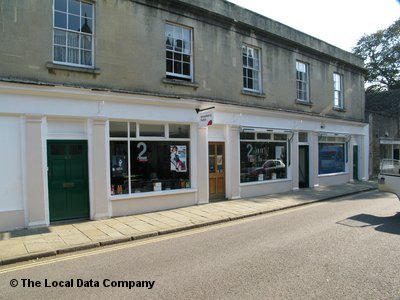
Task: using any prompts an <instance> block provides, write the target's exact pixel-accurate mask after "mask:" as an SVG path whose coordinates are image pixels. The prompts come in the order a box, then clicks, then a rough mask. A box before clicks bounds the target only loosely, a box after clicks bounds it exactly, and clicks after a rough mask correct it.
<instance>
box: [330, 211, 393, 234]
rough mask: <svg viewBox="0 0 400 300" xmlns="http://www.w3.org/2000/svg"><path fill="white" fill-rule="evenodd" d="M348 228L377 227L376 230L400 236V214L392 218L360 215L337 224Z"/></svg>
mask: <svg viewBox="0 0 400 300" xmlns="http://www.w3.org/2000/svg"><path fill="white" fill-rule="evenodd" d="M337 224H340V225H344V226H348V227H359V228H360V227H369V226H377V227H376V228H375V230H377V231H380V232H386V233H391V234H397V235H400V212H398V213H397V214H395V215H394V216H390V217H378V216H374V215H368V214H359V215H355V216H352V217H350V218H347V219H345V220H342V221H339V222H337Z"/></svg>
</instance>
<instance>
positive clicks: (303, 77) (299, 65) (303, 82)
mask: <svg viewBox="0 0 400 300" xmlns="http://www.w3.org/2000/svg"><path fill="white" fill-rule="evenodd" d="M296 97H297V100H298V101H302V102H310V65H309V64H308V63H305V62H302V61H298V60H297V61H296Z"/></svg>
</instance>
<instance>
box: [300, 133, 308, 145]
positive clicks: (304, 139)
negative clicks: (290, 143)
mask: <svg viewBox="0 0 400 300" xmlns="http://www.w3.org/2000/svg"><path fill="white" fill-rule="evenodd" d="M299 142H301V143H307V142H308V134H307V132H299Z"/></svg>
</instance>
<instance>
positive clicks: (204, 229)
mask: <svg viewBox="0 0 400 300" xmlns="http://www.w3.org/2000/svg"><path fill="white" fill-rule="evenodd" d="M327 203H328V202H314V203H309V204H307V205H302V206H299V207H294V208H290V209H284V210H281V211H276V212H271V213H266V214H261V215H258V216H254V217H248V218H243V219H238V220H234V221H230V222H226V223H220V224H215V225H209V226H204V227H200V228H195V229H191V230H187V231H181V232H177V233H171V234H166V235H161V236H155V237H152V238H148V239H144V240H137V241H131V242H130V243H124V244H119V245H112V246H105V247H101V248H97V249H95V250H86V251H85V252H82V253H76V254H65V255H68V256H65V257H55V258H50V259H46V258H43V259H46V260H43V261H42V260H38V261H33V262H27V263H24V264H23V265H19V266H10V267H5V268H4V269H3V268H2V269H0V274H6V273H10V272H15V271H20V270H25V269H30V268H34V267H40V266H45V265H50V264H54V263H58V262H64V261H68V260H73V259H78V258H82V257H87V256H92V255H97V254H103V253H108V252H112V251H117V250H124V249H129V248H135V247H140V246H144V245H148V244H153V243H158V242H162V241H168V240H171V239H175V238H181V237H187V236H191V235H195V234H199V233H203V232H208V231H212V230H217V229H221V228H227V227H232V226H235V225H238V224H243V223H249V222H254V221H257V220H261V219H267V218H271V217H275V216H279V215H282V214H287V213H290V212H296V211H299V210H303V209H306V208H309V207H311V206H313V207H314V206H319V205H325V204H327Z"/></svg>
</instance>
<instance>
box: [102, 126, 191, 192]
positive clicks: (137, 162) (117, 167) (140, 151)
mask: <svg viewBox="0 0 400 300" xmlns="http://www.w3.org/2000/svg"><path fill="white" fill-rule="evenodd" d="M123 124H124V125H123ZM136 125H137V124H136V123H133V122H125V123H124V122H110V164H111V166H110V167H111V168H110V169H111V195H123V194H132V193H142V192H154V191H167V190H176V189H183V188H190V187H191V183H190V125H181V124H144V125H143V124H138V126H136ZM136 128H139V132H138V133H136ZM116 132H118V134H116ZM121 132H125V136H122V135H121ZM128 133H129V135H128ZM113 136H114V137H113Z"/></svg>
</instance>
